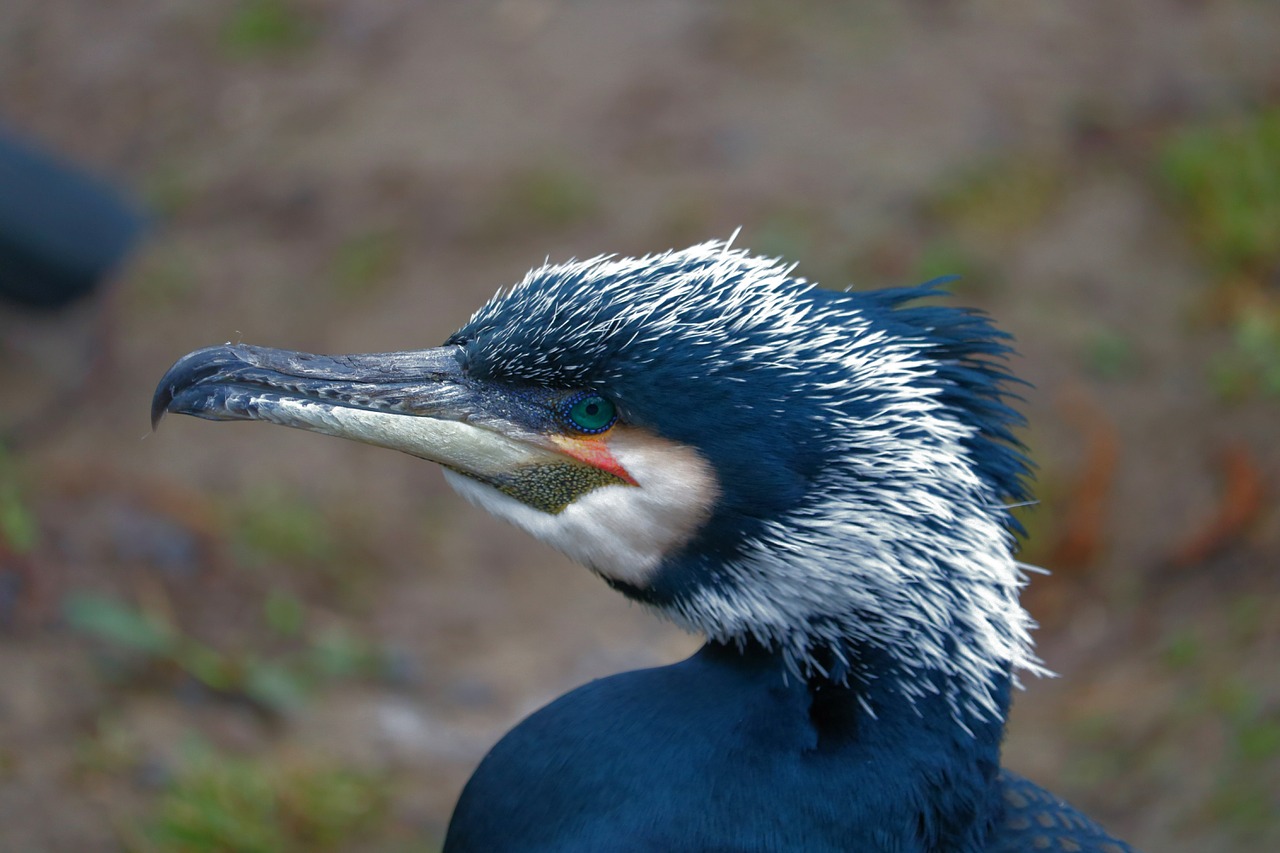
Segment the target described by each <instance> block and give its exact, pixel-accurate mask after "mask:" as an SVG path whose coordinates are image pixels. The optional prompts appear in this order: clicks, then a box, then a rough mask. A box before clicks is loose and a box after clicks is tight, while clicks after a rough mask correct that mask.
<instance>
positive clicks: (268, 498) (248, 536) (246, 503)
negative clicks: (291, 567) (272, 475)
mask: <svg viewBox="0 0 1280 853" xmlns="http://www.w3.org/2000/svg"><path fill="white" fill-rule="evenodd" d="M230 513H231V515H232V523H233V526H234V530H235V538H236V541H237V543H238V544H239V545H241V546H242V547H243V549H244V550H246V551H248V552H249V553H248V555H247V556H248V557H250V558H251V559H256V560H257V561H259V562H261V561H264V560H267V561H269V560H281V561H286V562H297V561H306V562H313V563H324V562H326V561H329V560H331V559H334V558H335V556H336V555H337V554H338V552H339V547H338V546H339V542H338V536H337V534H336V533H335V530H334V526H333V525H332V524H331V523H330V521H329V519H328V518H326V517H325V515H324V514H323V513H322V512H321V511H320V509H319V507H317V506H316V505H315V504H313V503H311V502H309V501H306V500H303V499H301V498H299V497H296V496H292V495H288V494H285V493H284V492H281V491H278V490H274V489H266V490H261V491H255V492H252V493H250V494H249V495H247V496H246V497H245V499H244V500H243V501H242V502H241V503H239V504H238V505H237V506H235V507H233V508H231V510H230Z"/></svg>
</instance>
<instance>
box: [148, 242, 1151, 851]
mask: <svg viewBox="0 0 1280 853" xmlns="http://www.w3.org/2000/svg"><path fill="white" fill-rule="evenodd" d="M944 284H945V280H935V281H933V282H929V283H926V284H923V285H917V286H909V287H899V288H892V289H884V290H869V291H859V290H830V289H824V288H821V287H819V286H818V285H817V284H815V283H813V282H811V281H808V280H807V279H805V278H804V277H802V276H800V275H798V274H797V273H796V266H795V265H794V264H792V263H788V262H786V261H784V260H782V259H779V258H774V257H769V256H765V255H758V254H753V253H752V252H750V251H749V250H747V249H745V248H739V247H735V246H734V245H733V241H732V240H728V241H721V240H714V241H709V242H705V243H701V244H698V245H695V246H692V247H690V248H686V249H680V250H670V251H664V252H658V253H653V254H648V255H644V256H641V257H623V256H618V255H601V256H597V257H593V258H589V259H586V260H578V259H573V260H570V261H567V262H560V263H551V262H550V261H548V262H546V263H544V264H543V265H542V266H541V267H538V268H535V269H533V270H532V271H530V272H529V273H528V274H527V275H526V276H525V277H524V279H523V280H522V281H520V282H519V283H517V284H515V285H514V286H511V287H509V288H504V289H500V290H499V291H498V292H497V294H496V295H495V296H494V297H493V298H492V299H490V300H489V301H488V302H487V303H485V304H484V305H483V306H482V307H481V308H480V309H479V310H477V311H476V312H475V313H474V314H473V315H472V316H471V318H470V319H469V320H468V321H467V322H466V323H465V324H464V325H463V326H462V327H461V328H460V329H459V330H458V331H457V332H455V333H454V334H453V335H451V336H450V337H449V338H448V339H447V340H446V341H445V342H444V344H443V345H442V346H439V347H433V348H428V349H422V350H416V351H405V352H391V353H381V354H355V355H335V356H331V355H313V354H308V353H298V352H292V351H288V350H281V349H272V348H265V347H258V346H250V345H245V344H235V345H231V344H228V345H222V346H214V347H207V348H204V349H200V350H196V351H194V352H192V353H190V354H188V355H186V356H184V357H183V358H181V359H180V360H179V361H177V362H176V363H175V364H174V366H173V367H172V368H170V370H169V371H168V372H167V373H166V374H165V376H164V377H163V379H162V380H161V381H160V383H159V386H158V388H157V390H156V393H155V396H154V399H153V404H152V425H153V427H154V426H155V425H156V424H157V423H158V421H159V420H160V418H161V417H162V416H163V415H164V414H165V413H166V412H173V413H181V414H187V415H194V416H196V417H199V418H205V419H208V420H215V421H235V420H250V421H266V422H269V423H274V424H278V425H284V426H289V427H295V428H300V429H304V430H309V431H313V432H318V433H324V434H327V435H332V436H338V437H342V438H347V439H353V440H356V441H360V442H364V443H366V444H371V445H376V446H379V447H384V448H390V449H393V450H398V451H402V452H404V453H407V454H409V455H411V456H415V457H419V458H422V459H427V460H431V461H434V462H436V463H438V464H440V465H441V466H443V468H444V475H445V477H446V479H447V480H448V482H449V483H450V485H452V487H453V488H454V489H455V490H456V491H457V492H459V493H460V494H461V495H462V496H463V497H464V498H466V499H467V500H469V501H470V502H472V503H474V504H476V505H477V506H479V507H481V508H482V509H484V510H486V511H488V512H489V513H491V514H493V515H494V516H497V517H498V518H501V519H504V520H506V521H509V522H512V523H513V524H515V525H516V526H518V527H520V528H523V529H524V530H526V531H528V532H529V533H531V534H532V535H533V536H534V537H536V538H537V539H539V540H541V541H543V542H545V543H549V544H550V545H552V546H554V547H555V548H557V549H559V550H560V551H562V552H563V553H564V554H566V555H567V556H568V557H570V558H571V559H573V560H574V561H576V562H578V563H581V564H582V565H584V566H585V567H586V568H588V569H589V570H590V571H592V572H593V573H595V574H596V575H598V576H599V577H600V578H602V579H603V580H604V582H605V583H606V584H608V585H609V586H610V587H612V588H614V589H615V590H618V591H619V592H621V593H622V594H623V595H625V596H626V597H627V598H629V599H631V600H633V601H636V602H640V603H642V604H643V605H646V606H647V607H649V608H652V609H653V610H655V611H657V612H658V613H659V614H660V615H662V616H663V617H665V618H667V619H668V620H670V621H672V622H674V623H676V624H677V625H679V626H681V627H683V628H685V629H687V630H689V631H691V632H694V633H696V634H700V635H702V636H703V637H704V638H705V644H704V645H703V646H702V648H701V649H700V650H699V651H697V652H696V653H695V654H694V655H693V656H692V657H690V658H688V659H687V660H684V661H681V662H677V663H674V664H671V665H667V666H660V667H656V668H651V669H644V670H638V671H633V672H625V673H620V674H617V675H614V676H611V677H606V678H602V679H598V680H595V681H592V682H590V683H588V684H586V685H584V686H582V687H579V688H577V689H576V690H573V691H571V692H569V693H567V694H566V695H564V696H562V697H560V698H559V699H557V700H554V701H552V702H551V703H550V704H548V705H547V706H545V707H543V708H542V709H541V710H538V711H536V712H534V713H533V714H532V715H530V716H529V717H528V718H526V719H525V720H524V721H523V722H521V723H519V724H518V725H517V726H516V727H515V728H514V729H513V730H512V731H511V732H510V733H508V734H507V735H506V736H504V737H503V738H502V739H501V740H500V741H499V742H498V743H497V744H496V745H495V746H494V747H493V748H492V750H491V751H490V752H489V753H488V754H487V755H486V756H485V757H484V758H483V760H482V761H481V762H480V764H479V766H478V767H477V769H476V770H475V772H474V774H473V775H472V776H471V778H470V780H469V781H468V782H467V783H466V785H465V787H464V789H463V791H462V794H461V796H460V797H459V800H458V802H457V805H456V806H455V809H454V812H453V815H452V818H451V820H450V822H449V826H448V829H447V832H446V837H445V842H444V849H445V850H446V851H450V853H468V852H469V851H562V853H564V852H567V853H575V852H576V851H706V853H711V851H810V852H812V851H862V853H891V851H892V853H906V852H907V851H912V852H913V853H914V852H915V851H918V852H919V853H925V852H926V851H928V853H953V851H954V853H1012V851H1031V850H1051V851H1088V852H1089V853H1125V851H1130V850H1131V849H1132V848H1131V847H1130V846H1129V845H1128V844H1126V843H1125V842H1122V841H1120V840H1119V839H1117V838H1115V837H1113V836H1112V835H1110V834H1108V832H1107V831H1106V830H1104V829H1103V828H1102V827H1101V826H1099V825H1098V824H1097V823H1095V822H1094V821H1093V820H1091V819H1090V818H1088V817H1086V816H1085V815H1084V814H1082V813H1081V812H1080V811H1077V810H1076V809H1075V808H1073V807H1072V806H1071V805H1069V804H1068V803H1066V802H1065V801H1063V800H1062V799H1060V798H1058V797H1057V796H1055V795H1053V794H1050V793H1048V792H1047V791H1046V790H1044V789H1043V788H1041V787H1039V786H1037V785H1036V784H1034V783H1033V782H1031V781H1029V780H1026V779H1024V778H1022V777H1020V776H1018V775H1016V774H1014V773H1012V772H1010V771H1008V770H1006V769H1003V768H1002V767H1001V762H1000V759H1001V756H1000V746H1001V740H1002V737H1003V734H1004V728H1005V722H1006V718H1007V715H1008V711H1009V707H1010V697H1011V692H1012V690H1013V689H1014V688H1015V687H1017V686H1020V685H1019V674H1020V673H1031V674H1042V673H1044V672H1046V670H1045V666H1044V664H1043V663H1042V662H1041V661H1040V660H1039V658H1038V657H1037V656H1036V653H1035V650H1034V645H1033V641H1032V637H1031V631H1032V629H1033V628H1034V624H1033V621H1032V619H1031V617H1030V616H1029V614H1028V613H1027V612H1026V610H1025V609H1024V608H1023V606H1022V605H1021V603H1020V593H1021V590H1022V588H1023V587H1024V586H1025V584H1026V582H1027V571H1028V570H1029V569H1030V567H1029V566H1025V565H1024V564H1022V563H1020V562H1019V561H1018V560H1017V559H1016V557H1015V550H1016V538H1015V532H1016V531H1017V522H1016V520H1015V519H1014V518H1013V516H1012V514H1011V510H1012V508H1013V507H1014V506H1015V505H1017V504H1021V503H1023V502H1025V501H1027V500H1029V493H1030V485H1029V481H1030V464H1029V461H1028V459H1027V458H1026V453H1025V448H1024V447H1023V446H1022V445H1021V444H1020V443H1019V442H1018V440H1017V437H1016V435H1015V430H1016V429H1017V428H1018V427H1019V426H1020V425H1021V424H1022V423H1023V420H1022V417H1021V415H1020V414H1019V413H1018V411H1017V409H1016V406H1017V403H1018V401H1019V398H1018V396H1017V394H1016V393H1015V392H1016V391H1017V390H1019V382H1018V380H1017V379H1016V377H1015V376H1014V375H1013V374H1012V372H1011V370H1010V369H1009V367H1008V360H1009V356H1010V354H1011V352H1012V344H1011V342H1010V339H1009V336H1008V335H1007V334H1006V333H1004V332H1002V331H1000V330H998V329H997V328H996V327H995V326H994V324H993V323H992V321H991V320H990V319H989V318H988V317H987V315H986V314H984V313H982V312H979V311H977V310H974V309H966V308H961V307H956V306H953V305H952V304H951V303H950V301H948V300H947V299H946V298H945V297H946V293H945V290H944V289H943V285H944Z"/></svg>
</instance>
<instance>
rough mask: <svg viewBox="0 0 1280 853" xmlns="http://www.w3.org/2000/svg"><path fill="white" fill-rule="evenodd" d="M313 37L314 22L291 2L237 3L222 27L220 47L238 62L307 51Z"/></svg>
mask: <svg viewBox="0 0 1280 853" xmlns="http://www.w3.org/2000/svg"><path fill="white" fill-rule="evenodd" d="M314 35H315V27H314V26H313V24H312V22H311V21H310V20H309V19H308V18H307V17H306V16H305V15H303V13H302V10H301V8H300V7H299V5H298V4H297V3H295V2H291V0H238V1H237V2H236V3H235V4H234V5H233V6H232V7H231V11H230V12H229V13H228V15H227V18H226V20H225V22H224V24H223V27H222V33H221V44H222V48H223V50H225V51H226V52H227V54H229V55H230V56H233V57H237V58H249V57H257V56H272V55H277V54H281V53H288V52H291V51H294V50H297V49H299V48H301V47H304V46H306V45H307V44H308V43H309V42H310V41H311V40H312V38H313V37H314Z"/></svg>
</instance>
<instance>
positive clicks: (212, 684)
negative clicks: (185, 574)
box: [63, 591, 386, 713]
mask: <svg viewBox="0 0 1280 853" xmlns="http://www.w3.org/2000/svg"><path fill="white" fill-rule="evenodd" d="M263 608H264V613H263V621H264V622H265V623H266V624H267V625H268V626H269V627H270V628H271V629H273V631H274V632H275V633H276V634H277V635H279V636H281V637H283V638H294V639H296V642H295V643H294V644H292V646H291V647H290V648H287V649H285V650H281V651H276V652H270V651H268V650H266V649H264V648H262V647H261V646H262V645H269V644H258V645H257V647H252V646H251V647H250V648H247V649H244V650H241V651H226V650H223V649H219V648H215V647H214V646H212V645H210V644H207V643H205V642H202V641H200V640H198V639H196V638H195V637H192V636H189V635H188V634H186V633H184V632H183V631H182V630H180V629H179V628H178V626H176V625H174V624H173V622H172V621H171V620H170V619H168V618H167V617H166V616H165V615H163V614H162V613H161V612H160V610H159V608H151V609H146V608H139V607H135V606H133V605H130V604H126V603H124V602H121V601H118V600H116V599H113V598H108V597H105V596H100V595H94V594H91V593H74V594H72V595H70V596H68V598H67V600H66V602H65V604H64V608H63V613H64V616H65V618H66V620H67V623H68V625H70V626H71V628H72V629H73V630H76V631H78V632H80V633H82V634H85V635H87V636H90V637H93V638H95V639H98V640H101V641H103V642H105V643H107V644H108V646H109V647H110V649H112V650H114V651H115V652H118V653H122V654H123V655H125V656H126V658H127V659H128V660H129V662H130V663H132V664H133V665H134V666H136V667H139V668H143V669H147V668H152V669H154V668H160V669H169V670H175V671H177V672H179V673H182V674H185V675H187V676H189V677H191V678H193V679H194V680H195V681H197V682H198V683H200V684H201V685H203V686H204V687H206V688H208V689H209V690H212V691H214V692H216V693H220V694H224V695H231V696H240V697H243V698H245V699H247V700H249V701H251V702H252V703H254V704H255V705H256V706H258V707H260V708H262V709H264V710H266V711H270V712H273V713H284V712H288V711H290V710H293V709H295V708H297V707H298V706H300V705H301V704H302V703H303V702H304V701H305V699H306V698H307V697H308V695H310V693H312V692H313V691H314V690H315V689H316V688H317V687H319V686H320V685H321V684H323V683H324V682H326V681H332V680H337V679H342V678H349V677H358V676H371V675H377V674H380V673H382V672H383V671H384V670H385V668H386V655H385V654H384V653H383V651H382V650H381V649H380V648H378V647H376V646H374V645H373V644H371V643H369V642H367V641H365V640H362V639H360V638H359V637H356V636H354V635H352V634H350V633H349V632H346V631H343V630H339V629H336V628H333V627H328V628H315V629H313V628H311V627H310V626H309V624H308V620H307V614H306V611H305V608H304V606H303V605H302V603H301V602H299V601H297V600H296V599H292V598H291V597H289V596H287V595H286V594H284V593H281V592H279V591H273V592H272V593H271V594H269V595H268V596H267V598H266V601H265V603H264V605H263Z"/></svg>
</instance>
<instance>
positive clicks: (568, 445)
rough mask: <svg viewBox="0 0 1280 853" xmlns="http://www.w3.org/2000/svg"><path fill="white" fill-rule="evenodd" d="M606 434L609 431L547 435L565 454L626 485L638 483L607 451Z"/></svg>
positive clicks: (607, 441)
mask: <svg viewBox="0 0 1280 853" xmlns="http://www.w3.org/2000/svg"><path fill="white" fill-rule="evenodd" d="M608 436H609V433H601V434H600V435H581V436H578V435H575V436H568V435H552V436H549V437H550V439H551V443H552V444H554V445H555V447H556V450H558V451H560V452H561V453H563V454H564V455H565V456H569V457H572V458H573V459H577V460H578V461H579V462H582V463H584V464H586V465H590V466H591V467H592V468H599V469H600V470H601V471H604V472H606V473H609V474H612V475H613V476H615V477H617V478H618V479H619V480H621V481H623V482H624V483H627V484H628V485H632V486H638V485H640V484H639V483H637V482H636V481H635V479H634V478H633V477H632V476H631V475H630V474H628V473H627V469H626V468H623V467H622V463H621V462H619V461H618V460H617V458H616V457H615V456H614V455H613V453H611V452H610V451H609V439H608Z"/></svg>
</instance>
